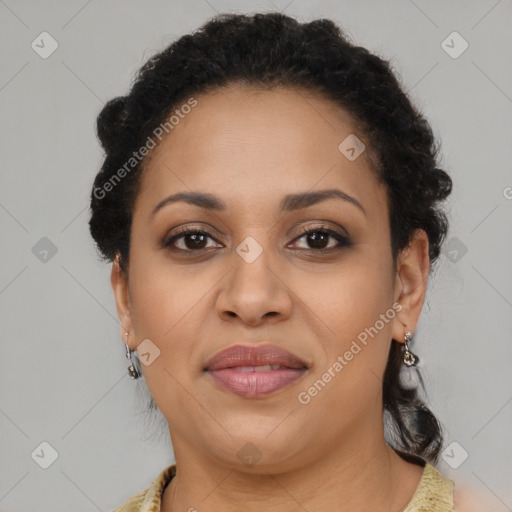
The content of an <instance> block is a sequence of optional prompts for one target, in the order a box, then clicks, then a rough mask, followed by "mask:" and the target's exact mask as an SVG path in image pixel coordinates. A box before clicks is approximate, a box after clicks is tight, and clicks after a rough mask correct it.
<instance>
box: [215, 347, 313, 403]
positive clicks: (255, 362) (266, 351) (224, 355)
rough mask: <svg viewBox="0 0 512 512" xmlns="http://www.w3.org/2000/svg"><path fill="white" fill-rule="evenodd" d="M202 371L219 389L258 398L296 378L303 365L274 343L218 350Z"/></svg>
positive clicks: (303, 369)
mask: <svg viewBox="0 0 512 512" xmlns="http://www.w3.org/2000/svg"><path fill="white" fill-rule="evenodd" d="M257 367H259V368H257ZM205 370H206V371H208V373H209V374H210V375H211V376H212V377H213V379H214V381H215V382H216V383H217V384H218V385H220V387H221V388H223V389H225V390H227V391H230V392H232V393H234V394H236V395H238V396H241V397H244V398H258V397H261V396H265V395H268V394H270V393H273V392H275V391H277V390H279V389H281V388H283V387H285V386H287V385H289V384H290V383H292V382H294V381H296V380H297V379H299V378H300V377H301V376H302V375H303V374H304V373H305V372H306V370H307V366H306V363H304V361H302V360H301V359H300V358H298V357H297V356H295V355H294V354H292V353H290V352H288V351H287V350H284V349H282V348H280V347H276V346H275V345H254V346H253V345H234V346H232V347H229V348H227V349H225V350H222V351H221V352H218V353H217V354H216V355H215V356H214V357H213V358H212V359H210V361H209V362H208V363H207V365H206V368H205Z"/></svg>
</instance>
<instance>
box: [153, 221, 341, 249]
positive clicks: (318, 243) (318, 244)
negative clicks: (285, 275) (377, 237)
mask: <svg viewBox="0 0 512 512" xmlns="http://www.w3.org/2000/svg"><path fill="white" fill-rule="evenodd" d="M303 238H304V239H305V241H306V243H307V244H309V245H310V247H299V250H308V251H313V252H319V253H328V252H331V251H335V250H339V249H341V248H343V247H347V246H350V245H351V242H350V240H349V238H348V237H347V236H346V235H344V234H342V233H340V232H339V231H336V230H334V229H331V228H328V227H326V226H313V227H309V228H302V229H301V234H300V236H299V237H296V238H295V240H294V241H293V242H292V243H296V241H297V240H301V239H303ZM208 239H210V240H213V241H215V242H217V241H216V240H215V239H214V238H213V237H212V236H211V234H210V233H208V232H207V231H204V230H201V229H198V228H193V227H192V228H191V227H185V228H180V229H178V230H177V232H175V234H173V235H172V236H171V237H170V238H167V239H165V240H164V241H163V242H162V246H163V247H166V248H169V249H174V250H178V251H183V252H202V251H206V250H207V249H209V248H212V247H215V245H210V246H208V245H206V244H207V242H208ZM329 242H334V244H332V243H331V244H330V243H329ZM217 247H218V246H217ZM220 247H222V245H220Z"/></svg>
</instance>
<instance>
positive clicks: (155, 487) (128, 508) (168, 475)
mask: <svg viewBox="0 0 512 512" xmlns="http://www.w3.org/2000/svg"><path fill="white" fill-rule="evenodd" d="M175 474H176V464H172V465H171V466H167V467H166V468H165V469H163V470H162V471H161V472H160V473H159V474H158V476H157V477H156V478H155V479H154V480H153V481H152V482H151V483H150V484H149V485H148V486H147V487H146V489H144V490H143V491H140V492H138V493H137V494H134V495H133V496H132V497H131V498H129V499H128V500H126V501H125V502H124V503H123V504H122V505H120V506H119V507H117V508H116V509H114V510H113V511H112V512H160V503H161V499H162V493H163V491H164V489H165V487H166V485H167V484H168V483H169V482H170V481H171V480H172V478H173V477H174V475H175Z"/></svg>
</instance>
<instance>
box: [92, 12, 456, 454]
mask: <svg viewBox="0 0 512 512" xmlns="http://www.w3.org/2000/svg"><path fill="white" fill-rule="evenodd" d="M230 85H238V86H253V87H263V88H266V89H271V88H272V87H290V88H295V89H296V90H305V91H310V92H313V93H316V94H319V95H321V96H322V97H324V98H327V99H329V100H330V101H332V102H334V103H335V104H337V105H338V106H340V107H341V108H343V109H344V110H345V111H347V112H348V113H349V114H350V115H351V117H352V119H353V120H354V123H355V124H356V126H358V127H360V128H361V129H362V133H364V134H365V135H366V137H367V140H368V141H369V147H367V150H368V154H369V155H370V157H371V159H372V162H373V165H372V167H373V170H374V172H375V175H376V177H377V178H378V179H379V180H380V181H381V182H382V183H383V184H385V185H386V190H387V196H388V204H389V225H390V233H391V251H392V256H393V263H394V265H396V258H397V255H398V254H399V252H400V251H401V250H402V249H404V248H406V247H407V245H408V244H409V242H410V240H411V237H412V235H413V233H414V231H415V230H416V229H422V230H424V231H425V232H426V234H427V236H428V242H429V258H430V261H431V263H432V262H434V261H435V260H436V259H437V257H438V256H439V253H440V247H441V244H442V242H443V240H444V238H445V236H446V233H447V230H448V221H447V217H446V214H445V213H444V211H443V209H442V205H441V204H440V202H441V201H442V200H443V199H445V198H446V197H447V196H448V195H449V194H450V192H451V189H452V181H451V178H450V177H449V175H448V174H447V173H446V172H445V171H444V170H442V169H440V168H439V166H438V154H439V145H438V143H437V141H436V140H435V138H434V135H433V133H432V129H431V127H430V125H429V123H428V122H427V120H426V119H425V118H424V116H423V115H422V114H421V113H420V112H419V110H418V109H417V108H416V107H415V106H413V105H412V103H411V101H410V100H409V98H408V96H407V95H406V93H405V92H404V91H403V90H402V87H401V85H400V83H399V81H398V79H397V77H396V76H395V74H394V72H393V71H392V67H391V64H390V62H389V61H388V60H386V59H384V58H381V57H379V56H377V55H375V54H372V53H370V52H369V51H368V50H367V49H365V48H363V47H360V46H356V45H355V44H352V43H351V42H350V40H349V38H348V36H347V35H346V34H344V33H343V32H342V30H341V29H340V28H339V27H338V26H337V25H336V24H335V23H334V22H333V21H331V20H329V19H317V20H313V21H311V22H305V23H300V22H299V21H297V20H296V19H294V18H292V17H289V16H286V15H284V14H281V13H277V12H270V13H257V14H253V15H243V14H220V15H218V16H215V17H213V18H212V19H210V20H209V21H208V22H207V23H205V24H204V25H202V26H201V27H200V28H199V29H197V30H196V31H194V32H193V33H191V34H187V35H184V36H182V37H180V38H179V39H177V40H176V41H175V42H173V43H172V44H170V45H169V46H168V47H167V48H165V49H164V50H163V51H161V52H160V53H158V54H156V55H154V56H152V57H151V58H149V59H148V60H147V61H146V63H145V64H144V65H143V66H142V67H141V69H140V70H139V71H138V73H137V75H136V76H135V79H134V81H133V83H132V86H131V89H130V91H129V93H128V94H127V95H125V96H119V97H116V98H113V99H111V100H110V101H109V102H108V103H107V104H106V105H105V106H104V108H103V109H102V110H101V112H100V114H99V115H98V118H97V134H98V138H99V140H100V142H101V145H102V147H103V149H104V151H105V158H104V161H103V165H102V167H101V170H100V171H99V172H98V174H97V176H96V177H95V180H94V185H93V188H92V192H91V204H90V209H91V217H90V221H89V227H90V232H91V235H92V237H93V238H94V240H95V242H96V244H97V247H98V249H99V251H100V257H101V258H102V259H104V260H107V261H110V262H112V261H113V260H114V259H115V257H116V256H118V257H119V264H120V266H121V269H122V271H123V272H125V273H126V276H128V263H129V242H130V230H131V220H132V213H133V206H134V201H135V199H136V197H137V194H138V191H139V189H140V178H141V175H142V171H143V168H144V165H143V164H144V162H145V161H146V159H142V160H141V161H139V162H137V163H136V165H133V169H132V170H130V172H128V173H123V179H122V180H120V179H119V177H120V176H121V174H118V173H119V170H120V169H121V168H123V165H124V166H125V167H124V168H125V169H126V162H127V161H130V159H131V157H132V155H133V153H134V151H135V150H137V149H138V148H140V147H142V146H143V145H144V144H145V142H146V141H147V140H148V137H150V136H151V135H152V134H153V133H154V130H155V128H156V127H158V126H159V125H161V124H162V123H163V122H164V121H165V120H166V118H167V116H169V114H170V113H171V112H172V110H173V109H175V108H176V107H178V106H179V105H180V102H183V101H185V100H186V99H187V98H190V97H191V96H192V95H193V94H201V93H202V94H205V93H208V92H209V91H213V90H215V89H219V88H222V87H228V86H230ZM372 155H373V156H372ZM116 174H117V176H115V175H116ZM116 178H117V183H115V181H113V180H114V179H116ZM107 183H110V184H111V185H112V186H110V187H108V188H107V186H106V184H107ZM106 190H108V193H105V191H106ZM431 271H432V267H431ZM402 359H403V352H402V344H401V343H399V342H397V341H396V340H392V342H391V347H390V351H389V356H388V361H387V366H386V369H385V373H384V379H383V407H384V413H385V418H386V429H388V431H389V432H392V433H393V434H394V441H393V442H394V444H395V446H394V448H395V449H396V450H397V452H399V453H401V452H403V453H405V454H409V456H410V457H412V458H417V459H416V460H418V459H419V460H421V461H425V460H430V461H433V462H435V461H436V460H437V458H438V456H439V452H440V450H441V447H442V440H443V439H442V429H441V426H440V423H439V422H438V420H437V419H436V417H435V416H434V414H433V413H432V412H431V411H430V410H429V409H428V408H427V407H426V406H425V404H424V402H423V400H422V399H421V398H420V396H419V390H418V388H412V389H410V388H405V387H404V386H403V385H402V384H401V381H400V369H401V367H402ZM155 408H156V406H155V404H154V401H153V400H152V399H151V404H150V409H153V410H154V409H155Z"/></svg>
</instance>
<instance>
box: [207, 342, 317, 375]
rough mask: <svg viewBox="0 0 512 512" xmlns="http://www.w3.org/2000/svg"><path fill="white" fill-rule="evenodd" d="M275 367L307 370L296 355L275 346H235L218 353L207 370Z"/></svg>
mask: <svg viewBox="0 0 512 512" xmlns="http://www.w3.org/2000/svg"><path fill="white" fill-rule="evenodd" d="M266 365H274V366H280V367H284V368H292V369H301V368H307V365H306V363H305V362H304V361H303V360H302V359H300V358H299V357H298V356H296V355H295V354H292V353H291V352H288V351H287V350H285V349H283V348H280V347H277V346H275V345H234V346H232V347H229V348H227V349H225V350H221V351H220V352H217V354H215V355H214V356H213V357H212V358H211V359H210V360H209V361H208V363H207V364H206V368H205V370H208V371H215V370H221V369H223V368H234V367H242V368H243V367H256V366H266Z"/></svg>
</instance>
